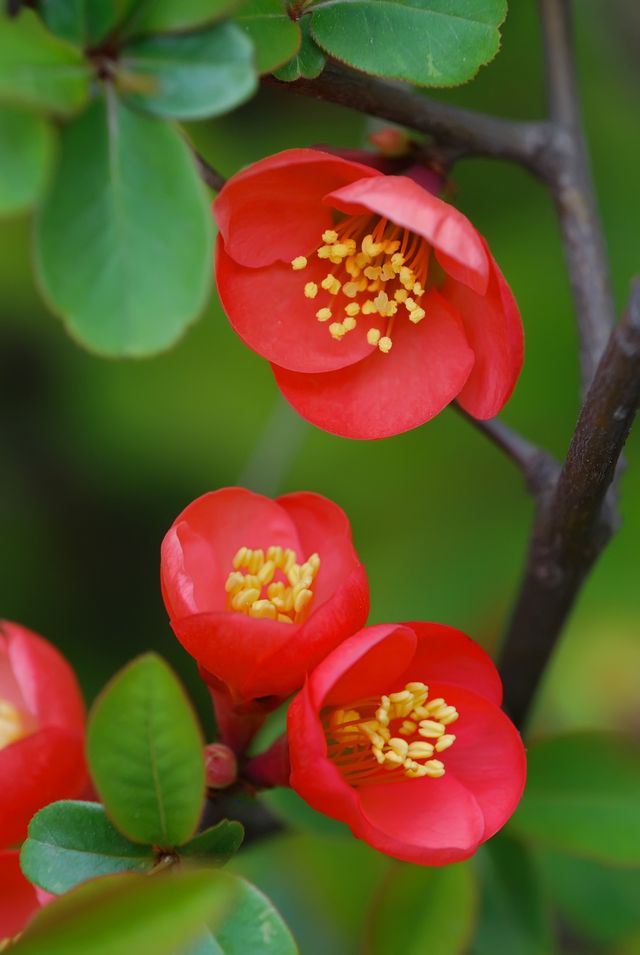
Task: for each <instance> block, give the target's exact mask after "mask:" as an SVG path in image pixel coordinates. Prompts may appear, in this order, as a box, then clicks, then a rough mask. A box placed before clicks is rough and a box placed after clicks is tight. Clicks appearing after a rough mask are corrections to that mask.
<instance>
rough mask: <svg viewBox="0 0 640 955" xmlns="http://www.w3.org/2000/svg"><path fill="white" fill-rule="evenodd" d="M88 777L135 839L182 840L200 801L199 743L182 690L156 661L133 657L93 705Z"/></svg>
mask: <svg viewBox="0 0 640 955" xmlns="http://www.w3.org/2000/svg"><path fill="white" fill-rule="evenodd" d="M87 752H88V757H89V764H90V767H91V773H92V776H93V780H94V782H95V784H96V788H97V790H98V792H99V793H100V796H101V798H102V800H103V802H104V804H105V807H106V810H107V812H108V814H109V816H110V817H111V819H112V820H113V822H114V823H115V825H116V826H117V827H118V829H120V830H121V831H122V832H123V833H124V834H125V835H126V836H128V838H130V839H132V840H133V841H134V842H145V843H151V844H153V845H157V846H163V847H170V846H175V845H180V844H181V843H183V842H186V841H187V839H189V838H190V836H191V835H192V834H193V831H194V829H195V827H196V825H197V823H198V820H199V817H200V812H201V808H202V800H203V797H204V759H203V756H202V739H201V737H200V731H199V728H198V725H197V723H196V719H195V716H194V713H193V711H192V709H191V706H190V704H189V702H188V700H187V698H186V696H185V694H184V691H183V689H182V687H181V686H180V684H179V683H178V681H177V679H176V677H175V676H174V675H173V673H172V671H171V670H170V669H169V667H168V666H167V665H166V663H164V661H163V660H161V659H160V657H157V656H156V655H155V654H152V653H149V654H145V656H142V657H138V659H137V660H134V661H133V663H130V664H129V665H128V666H126V667H125V668H124V669H123V670H121V671H120V673H118V674H117V675H116V676H115V677H114V679H113V680H112V681H111V682H110V683H109V684H108V685H107V687H106V688H105V689H104V690H103V692H102V693H101V695H100V696H99V697H98V699H97V701H96V703H95V704H94V706H93V709H92V711H91V714H90V717H89V724H88V730H87Z"/></svg>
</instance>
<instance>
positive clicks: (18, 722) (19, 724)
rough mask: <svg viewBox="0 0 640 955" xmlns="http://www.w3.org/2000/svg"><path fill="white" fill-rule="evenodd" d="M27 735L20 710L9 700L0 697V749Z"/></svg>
mask: <svg viewBox="0 0 640 955" xmlns="http://www.w3.org/2000/svg"><path fill="white" fill-rule="evenodd" d="M27 735H28V731H27V728H26V726H25V723H24V717H23V715H22V713H21V712H20V710H19V709H18V708H17V707H16V706H14V705H13V703H10V702H9V700H2V699H0V749H4V747H5V746H10V745H11V743H15V742H17V740H19V739H22V737H23V736H27Z"/></svg>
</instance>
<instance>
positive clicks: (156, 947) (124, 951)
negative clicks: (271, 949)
mask: <svg viewBox="0 0 640 955" xmlns="http://www.w3.org/2000/svg"><path fill="white" fill-rule="evenodd" d="M234 890H235V887H234V885H233V884H232V883H230V882H228V881H225V882H222V881H221V880H220V879H219V877H218V875H217V873H212V872H178V873H175V874H174V873H166V874H163V875H161V876H158V877H154V878H148V877H146V876H138V875H122V874H121V875H112V876H103V877H102V878H101V879H94V880H92V881H91V882H85V883H83V885H81V886H78V888H76V889H74V890H73V891H72V892H69V893H68V894H66V895H63V896H61V897H60V898H59V899H56V900H55V901H54V902H52V903H51V904H50V905H47V906H45V908H43V909H41V910H40V911H39V912H38V913H37V914H36V916H35V918H34V919H33V921H32V922H31V923H30V924H29V927H28V929H27V930H26V931H25V932H24V934H23V935H22V936H21V938H20V939H19V941H18V942H17V943H16V944H15V947H12V949H11V952H12V955H13V953H14V952H15V955H140V953H142V952H153V955H173V953H174V952H175V950H176V949H177V948H178V947H179V946H183V945H186V944H187V943H188V942H189V941H190V939H193V938H195V937H196V936H197V934H198V932H199V931H201V926H202V925H203V924H204V923H206V922H212V923H213V924H216V922H217V921H218V920H219V918H220V915H221V913H222V911H223V910H224V909H225V908H227V907H228V906H229V905H230V904H231V903H232V900H233V892H234Z"/></svg>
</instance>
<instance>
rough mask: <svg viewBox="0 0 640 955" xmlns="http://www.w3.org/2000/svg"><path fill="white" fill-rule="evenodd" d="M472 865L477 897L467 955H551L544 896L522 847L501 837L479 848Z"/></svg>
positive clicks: (551, 944)
mask: <svg viewBox="0 0 640 955" xmlns="http://www.w3.org/2000/svg"><path fill="white" fill-rule="evenodd" d="M475 862H476V865H477V867H478V870H479V874H480V884H481V886H482V896H481V905H480V918H479V923H478V929H477V931H476V936H475V939H474V943H473V946H472V948H471V955H495V953H496V952H501V951H504V952H508V953H509V955H551V953H552V952H554V950H555V949H554V945H553V942H552V934H551V926H550V919H549V914H548V911H547V906H546V898H545V894H544V892H543V890H542V885H541V883H540V877H539V875H538V872H537V870H536V867H535V866H534V865H533V862H532V859H531V858H530V855H529V853H528V852H527V851H526V849H525V848H524V847H523V846H522V845H520V844H519V843H518V842H516V841H515V840H514V839H512V838H510V837H508V836H506V835H504V834H503V833H501V834H499V835H498V836H495V837H494V838H493V839H492V840H491V841H490V842H488V843H487V844H486V845H485V846H483V847H482V848H481V849H480V852H479V853H478V854H477V856H476V857H475Z"/></svg>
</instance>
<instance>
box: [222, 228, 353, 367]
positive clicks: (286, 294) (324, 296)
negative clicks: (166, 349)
mask: <svg viewBox="0 0 640 955" xmlns="http://www.w3.org/2000/svg"><path fill="white" fill-rule="evenodd" d="M303 251H306V249H304V250H303ZM330 269H331V266H330V265H329V266H327V262H326V261H322V260H321V259H318V258H316V257H315V256H314V257H313V258H311V259H310V260H309V264H308V266H307V268H306V269H303V270H302V271H299V272H294V271H293V269H292V268H291V266H290V265H283V264H282V263H281V262H275V263H273V264H272V265H268V266H265V267H264V268H260V269H247V268H244V267H243V266H241V265H238V264H237V263H236V262H235V261H234V260H233V259H232V258H231V256H230V255H228V251H227V249H226V247H225V245H224V243H223V242H222V240H221V239H220V238H219V239H218V245H217V250H216V276H217V282H218V293H219V295H220V301H221V302H222V307H223V308H224V310H225V312H226V314H227V316H228V318H229V321H230V322H231V324H232V326H233V328H234V329H235V331H236V332H237V333H238V335H239V336H240V338H241V339H242V340H243V342H244V343H245V344H246V345H248V346H249V348H252V349H253V351H255V352H257V353H258V354H259V355H262V357H263V358H266V359H268V360H269V361H274V362H276V364H279V365H281V366H282V367H284V368H289V369H290V370H291V371H300V372H311V371H325V372H326V371H332V370H333V369H334V368H343V367H345V366H346V365H351V364H353V362H354V361H358V360H359V359H360V358H362V357H363V356H364V355H368V354H369V352H370V351H371V346H370V345H369V344H368V342H367V335H366V328H365V327H360V328H356V329H355V330H354V331H352V332H349V334H348V335H345V336H344V338H343V339H342V340H341V341H337V340H336V339H334V338H332V337H331V335H330V334H329V327H328V326H329V323H328V322H319V321H318V319H317V318H316V312H317V311H318V310H319V309H320V308H326V307H331V306H334V307H335V296H333V295H329V293H328V292H325V291H323V290H321V291H320V292H319V293H318V295H317V296H316V298H314V299H310V298H306V296H305V294H304V286H305V284H306V283H307V282H315V283H316V285H318V286H319V285H320V283H321V282H322V280H323V279H324V277H325V275H327V273H328V272H329V271H330ZM343 305H344V302H343ZM344 317H345V316H344V314H343V313H342V312H341V311H337V310H336V311H335V318H336V321H341V320H342V318H344ZM361 324H362V323H361Z"/></svg>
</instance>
